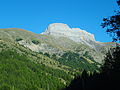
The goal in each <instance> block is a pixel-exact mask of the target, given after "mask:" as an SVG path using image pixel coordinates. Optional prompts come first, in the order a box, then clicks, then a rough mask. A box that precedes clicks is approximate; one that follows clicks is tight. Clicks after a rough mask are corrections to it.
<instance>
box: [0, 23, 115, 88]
mask: <svg viewBox="0 0 120 90" xmlns="http://www.w3.org/2000/svg"><path fill="white" fill-rule="evenodd" d="M62 25H63V26H62ZM59 28H60V29H59ZM56 30H57V31H58V32H57V31H56ZM68 30H70V31H68ZM72 30H75V29H70V28H69V27H68V26H67V25H64V24H52V25H50V26H49V28H48V29H47V30H46V31H45V32H44V33H42V34H35V33H32V32H30V31H27V30H23V29H17V28H9V29H0V73H1V74H0V78H1V80H0V89H4V88H9V89H15V90H24V89H25V90H26V89H34V90H39V89H40V90H41V89H43V90H46V89H50V90H58V89H62V88H64V87H65V86H66V85H68V84H69V82H70V81H71V80H72V79H73V78H74V76H76V74H81V73H82V72H83V71H84V70H86V71H87V72H88V73H93V72H94V71H97V72H99V66H100V64H99V63H98V62H100V63H101V61H102V59H103V58H104V55H105V53H106V52H107V50H108V49H109V48H111V47H114V46H115V43H101V42H97V41H95V39H94V36H93V35H92V34H90V33H87V32H86V31H81V30H80V29H77V31H75V33H74V31H72ZM48 32H49V33H48ZM51 33H52V34H51ZM76 35H77V36H76Z"/></svg>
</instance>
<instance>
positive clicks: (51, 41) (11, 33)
mask: <svg viewBox="0 0 120 90" xmlns="http://www.w3.org/2000/svg"><path fill="white" fill-rule="evenodd" d="M59 28H60V29H59ZM74 31H75V32H74ZM51 33H52V34H51ZM59 33H60V34H59ZM76 33H78V34H76ZM0 39H3V40H8V41H11V42H18V43H19V44H21V45H23V46H25V47H28V48H29V49H31V50H32V51H35V52H43V53H49V54H51V55H52V54H56V55H57V56H61V55H62V54H63V53H64V52H65V51H72V52H77V53H79V54H80V55H84V54H85V53H86V52H88V54H89V55H90V56H92V57H93V58H94V60H95V61H97V62H100V63H101V62H102V60H103V59H104V54H105V53H106V52H107V50H108V49H109V48H110V47H112V46H115V43H112V44H104V43H101V42H97V41H95V39H94V36H93V34H90V33H87V32H86V31H83V30H80V29H77V30H75V29H70V28H69V27H68V26H67V25H64V24H51V25H50V26H49V27H48V29H47V30H46V31H45V32H43V33H42V34H35V33H32V32H30V31H27V30H23V29H17V28H11V29H1V30H0Z"/></svg>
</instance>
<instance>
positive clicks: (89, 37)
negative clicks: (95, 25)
mask: <svg viewBox="0 0 120 90" xmlns="http://www.w3.org/2000/svg"><path fill="white" fill-rule="evenodd" d="M42 34H45V35H52V36H55V37H68V38H69V39H72V40H73V41H75V42H81V43H85V44H89V43H88V42H91V41H95V39H94V35H93V34H91V33H88V32H86V31H85V30H81V29H80V28H70V27H69V26H68V25H67V24H63V23H53V24H50V25H49V26H48V28H47V29H46V31H45V32H43V33H42Z"/></svg>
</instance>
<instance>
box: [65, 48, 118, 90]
mask: <svg viewBox="0 0 120 90" xmlns="http://www.w3.org/2000/svg"><path fill="white" fill-rule="evenodd" d="M119 82H120V46H117V47H116V48H112V49H111V50H110V51H109V52H108V53H107V54H106V58H105V63H104V65H103V66H102V68H101V73H94V74H93V75H88V74H87V72H86V71H84V72H83V73H82V75H81V76H77V77H76V78H75V79H74V80H73V81H72V82H71V84H70V85H69V86H68V87H66V89H65V90H120V85H119Z"/></svg>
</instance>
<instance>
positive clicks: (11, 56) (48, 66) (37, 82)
mask: <svg viewBox="0 0 120 90" xmlns="http://www.w3.org/2000/svg"><path fill="white" fill-rule="evenodd" d="M69 69H70V67H67V66H64V65H61V64H59V62H57V61H54V60H52V59H50V58H48V57H46V56H44V55H42V54H39V53H35V52H32V51H31V50H30V49H27V48H25V47H23V46H21V45H19V44H17V43H11V42H7V41H4V40H0V73H1V74H0V78H1V79H0V89H1V90H2V89H5V88H8V89H10V90H11V89H13V88H14V89H15V90H26V89H27V90H30V89H31V90H32V89H34V90H39V89H43V90H46V89H50V90H59V89H62V88H63V87H65V85H68V84H69V82H70V81H71V79H72V78H73V75H71V74H70V72H71V71H70V70H69ZM68 73H69V74H68ZM5 90H6V89H5Z"/></svg>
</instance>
